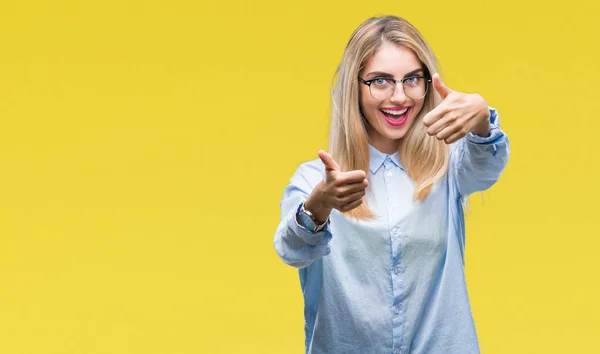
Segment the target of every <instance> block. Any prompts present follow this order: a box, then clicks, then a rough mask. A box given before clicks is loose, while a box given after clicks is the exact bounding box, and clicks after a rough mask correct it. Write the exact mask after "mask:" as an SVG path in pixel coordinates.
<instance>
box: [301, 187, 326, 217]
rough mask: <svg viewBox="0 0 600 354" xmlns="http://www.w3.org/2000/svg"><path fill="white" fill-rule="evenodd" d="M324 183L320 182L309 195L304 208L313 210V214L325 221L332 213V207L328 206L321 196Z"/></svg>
mask: <svg viewBox="0 0 600 354" xmlns="http://www.w3.org/2000/svg"><path fill="white" fill-rule="evenodd" d="M322 183H323V182H321V183H319V184H318V185H317V186H316V187H315V189H314V190H313V192H312V193H311V194H310V195H309V196H308V198H307V199H306V201H305V202H304V208H305V209H306V210H308V211H309V212H311V214H313V216H314V217H315V218H316V219H317V220H318V221H319V222H320V223H324V222H325V221H327V219H328V218H329V214H331V210H332V209H333V208H332V207H330V206H328V205H327V204H326V203H325V202H324V201H323V200H322V199H321V198H320V196H321V195H322V192H321V187H322Z"/></svg>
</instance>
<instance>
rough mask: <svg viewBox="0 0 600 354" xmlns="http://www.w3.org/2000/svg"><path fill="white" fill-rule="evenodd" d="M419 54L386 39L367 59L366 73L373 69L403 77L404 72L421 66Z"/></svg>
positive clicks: (364, 70) (364, 71)
mask: <svg viewBox="0 0 600 354" xmlns="http://www.w3.org/2000/svg"><path fill="white" fill-rule="evenodd" d="M421 67H422V65H421V62H420V61H419V58H417V55H416V54H415V53H414V52H413V51H412V50H410V49H408V48H407V47H405V46H401V45H397V44H392V43H390V42H387V41H384V42H383V44H382V45H381V47H380V48H379V49H377V51H376V52H375V54H373V56H372V57H371V58H370V59H369V60H368V61H367V64H366V65H365V68H364V69H363V73H364V74H368V73H370V72H372V71H382V72H386V73H389V74H392V75H394V77H402V76H403V75H404V74H406V73H408V72H411V71H413V70H415V69H419V68H421Z"/></svg>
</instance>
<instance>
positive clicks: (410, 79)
mask: <svg viewBox="0 0 600 354" xmlns="http://www.w3.org/2000/svg"><path fill="white" fill-rule="evenodd" d="M420 79H421V78H420V77H418V76H412V77H407V78H406V79H404V83H405V84H407V85H408V86H417V85H418V84H419V80H420Z"/></svg>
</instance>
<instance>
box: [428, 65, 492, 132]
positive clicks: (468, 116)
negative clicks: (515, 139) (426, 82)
mask: <svg viewBox="0 0 600 354" xmlns="http://www.w3.org/2000/svg"><path fill="white" fill-rule="evenodd" d="M432 80H433V87H434V89H435V90H436V91H437V92H438V94H439V95H440V96H441V98H442V103H440V104H439V105H438V106H437V107H436V108H434V109H432V110H431V111H430V112H429V113H427V114H426V115H425V116H424V117H423V123H424V124H425V126H427V127H428V129H427V134H429V135H431V136H435V137H436V138H438V140H444V141H445V142H446V143H447V144H451V143H453V142H455V141H457V140H459V139H461V138H462V137H464V136H465V135H467V134H468V133H469V132H472V133H473V134H475V135H479V136H483V137H487V136H488V135H489V133H490V112H489V108H488V105H487V102H486V101H485V99H483V97H481V95H479V94H466V93H461V92H458V91H453V90H451V89H450V88H448V86H446V85H445V84H444V83H443V82H442V80H441V79H440V76H439V75H438V74H434V75H433V77H432Z"/></svg>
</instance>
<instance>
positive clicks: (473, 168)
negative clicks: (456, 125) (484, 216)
mask: <svg viewBox="0 0 600 354" xmlns="http://www.w3.org/2000/svg"><path fill="white" fill-rule="evenodd" d="M489 110H490V129H489V134H481V135H482V136H479V135H475V134H473V133H472V132H471V133H469V134H467V135H466V136H465V137H464V138H463V139H460V140H459V141H457V142H456V143H455V144H453V145H452V150H451V158H450V159H451V169H452V170H451V173H453V174H454V175H455V176H456V179H455V181H456V184H457V187H458V191H459V194H460V196H461V198H462V199H463V200H465V199H467V197H468V196H469V195H470V194H472V193H475V192H479V191H484V190H486V189H488V188H489V187H491V186H492V185H493V184H494V183H496V181H497V180H498V179H499V178H500V175H502V173H503V172H504V169H505V168H506V164H507V162H508V158H509V156H510V144H509V140H508V136H507V135H506V134H505V133H504V132H503V131H502V130H501V129H500V118H499V116H498V112H497V111H496V110H495V109H494V108H491V107H490V108H489Z"/></svg>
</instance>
